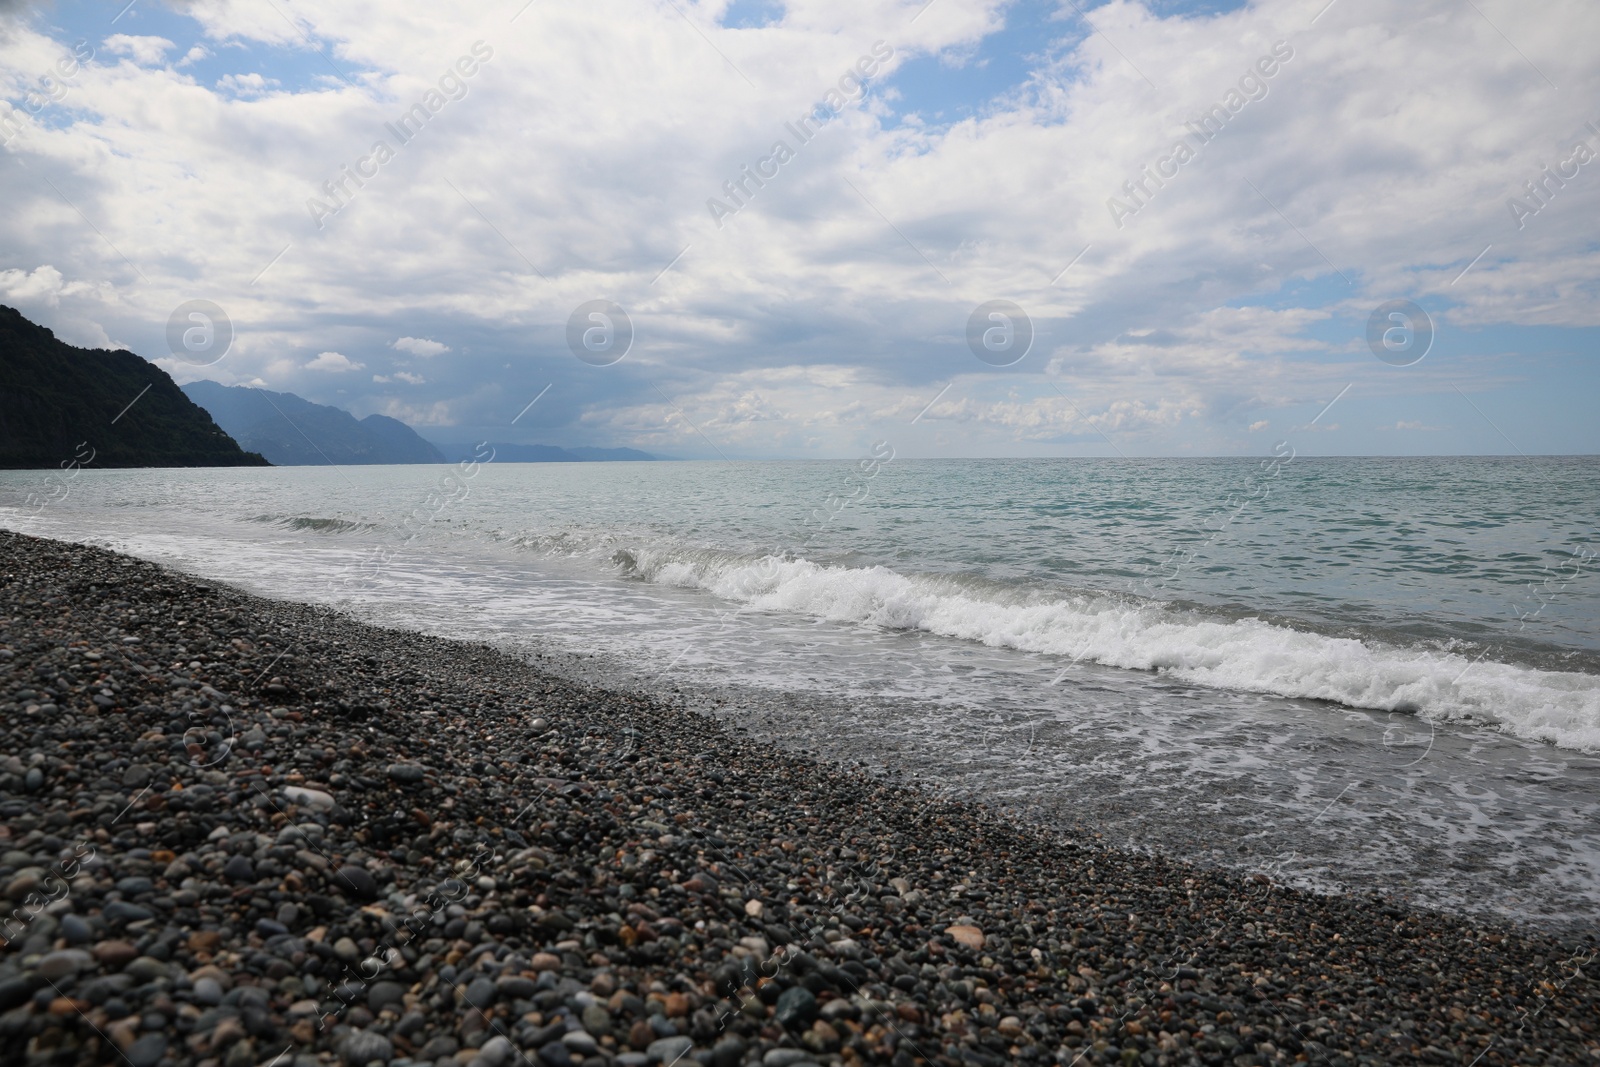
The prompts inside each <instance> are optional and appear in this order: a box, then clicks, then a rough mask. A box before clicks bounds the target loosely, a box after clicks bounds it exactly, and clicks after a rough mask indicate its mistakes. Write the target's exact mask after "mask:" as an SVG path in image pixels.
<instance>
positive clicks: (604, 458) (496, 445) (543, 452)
mask: <svg viewBox="0 0 1600 1067" xmlns="http://www.w3.org/2000/svg"><path fill="white" fill-rule="evenodd" d="M439 447H440V448H442V449H443V450H444V453H445V455H447V456H449V457H451V462H456V461H459V460H464V459H473V458H476V456H475V452H474V449H475V448H476V446H474V445H465V444H462V445H458V444H448V445H440V446H439ZM489 447H491V448H493V449H494V462H496V463H627V462H643V461H645V460H660V459H664V458H665V457H663V456H653V455H651V454H650V453H649V452H641V451H639V450H638V449H637V448H592V447H589V446H584V445H580V446H578V447H576V448H559V447H557V446H556V445H513V444H507V443H505V442H503V441H491V442H489Z"/></svg>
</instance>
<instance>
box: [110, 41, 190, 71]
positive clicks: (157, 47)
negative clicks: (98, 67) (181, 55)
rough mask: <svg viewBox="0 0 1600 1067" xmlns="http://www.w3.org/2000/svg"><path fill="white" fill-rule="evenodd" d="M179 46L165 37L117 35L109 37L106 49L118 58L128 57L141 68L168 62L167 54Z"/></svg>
mask: <svg viewBox="0 0 1600 1067" xmlns="http://www.w3.org/2000/svg"><path fill="white" fill-rule="evenodd" d="M176 47H177V46H176V45H174V44H173V43H172V42H171V41H169V40H167V39H166V38H165V37H134V36H131V35H129V34H126V33H116V34H112V35H111V36H110V37H107V38H106V40H105V49H106V51H107V52H110V53H112V54H113V55H118V56H127V57H128V58H129V59H131V60H133V61H134V62H135V63H137V64H139V65H140V66H141V67H153V66H157V65H158V64H160V63H163V62H165V61H166V58H167V53H168V52H170V51H171V50H172V49H173V48H176Z"/></svg>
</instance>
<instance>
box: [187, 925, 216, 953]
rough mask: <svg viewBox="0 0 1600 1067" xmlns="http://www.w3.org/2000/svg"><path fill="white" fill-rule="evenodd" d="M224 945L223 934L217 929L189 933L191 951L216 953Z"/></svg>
mask: <svg viewBox="0 0 1600 1067" xmlns="http://www.w3.org/2000/svg"><path fill="white" fill-rule="evenodd" d="M221 945H222V935H221V934H219V933H218V932H217V931H215V930H196V931H195V932H194V933H192V934H190V935H189V951H190V952H208V953H215V952H216V951H217V949H218V948H219V947H220V946H221Z"/></svg>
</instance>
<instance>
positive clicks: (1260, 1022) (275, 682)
mask: <svg viewBox="0 0 1600 1067" xmlns="http://www.w3.org/2000/svg"><path fill="white" fill-rule="evenodd" d="M0 584H3V585H4V587H5V589H4V597H3V601H0V602H3V603H4V604H5V605H6V607H5V608H4V609H0V610H3V611H4V612H6V615H5V617H3V618H0V721H3V723H4V726H5V730H6V735H7V736H6V739H5V745H4V748H3V752H0V757H3V758H0V825H3V826H4V828H5V832H4V835H3V836H0V853H3V855H0V885H3V888H4V891H5V894H6V896H7V897H9V898H10V900H9V904H8V905H7V907H8V911H7V913H6V914H7V916H9V918H0V927H3V928H0V937H4V938H5V939H6V941H7V943H6V945H5V949H4V952H3V954H0V1041H3V1045H0V1047H4V1048H5V1049H6V1050H7V1051H6V1053H5V1059H6V1061H7V1062H19V1063H21V1062H29V1063H35V1062H57V1061H58V1060H59V1061H60V1062H63V1063H88V1062H131V1063H134V1064H135V1067H155V1065H156V1064H158V1063H161V1062H164V1061H165V1062H173V1063H196V1064H199V1063H207V1062H209V1063H215V1064H217V1065H219V1067H250V1065H253V1064H258V1063H266V1062H274V1063H279V1064H284V1065H287V1064H289V1063H295V1064H296V1065H297V1067H301V1065H304V1067H309V1065H310V1064H312V1063H361V1064H365V1063H368V1062H371V1061H372V1060H374V1059H375V1060H378V1061H379V1062H391V1063H396V1064H399V1065H400V1067H404V1065H405V1064H406V1063H408V1062H409V1063H410V1064H420V1063H423V1062H427V1063H431V1064H436V1065H438V1067H443V1065H444V1064H447V1063H448V1064H450V1065H452V1067H454V1065H456V1064H460V1065H466V1064H469V1063H472V1064H478V1065H481V1067H502V1065H509V1064H513V1063H523V1062H527V1063H529V1064H538V1063H543V1064H549V1065H551V1067H565V1064H567V1063H573V1064H576V1063H588V1064H590V1065H591V1067H597V1065H601V1064H605V1065H609V1064H612V1063H622V1064H635V1063H644V1062H665V1063H670V1062H672V1061H673V1060H674V1059H675V1058H678V1057H685V1056H686V1057H692V1058H693V1059H696V1060H700V1061H702V1062H711V1063H716V1064H718V1065H723V1067H733V1065H736V1064H743V1063H755V1062H760V1063H765V1064H769V1065H772V1067H778V1065H779V1064H784V1063H794V1062H803V1061H805V1060H815V1061H818V1062H835V1063H843V1064H852V1063H892V1064H895V1065H896V1067H906V1065H907V1064H916V1063H919V1062H926V1063H938V1064H961V1063H972V1064H979V1065H983V1064H988V1063H1006V1062H1029V1063H1041V1064H1043V1063H1061V1064H1072V1063H1134V1062H1138V1063H1146V1062H1148V1063H1191V1062H1199V1063H1292V1062H1296V1061H1297V1060H1299V1061H1302V1062H1313V1063H1367V1062H1371V1063H1387V1062H1398V1061H1420V1062H1441V1063H1447V1062H1461V1063H1471V1062H1481V1063H1485V1064H1490V1063H1512V1062H1517V1063H1540V1062H1550V1063H1557V1062H1561V1063H1573V1062H1585V1061H1592V1060H1600V1030H1597V1029H1596V1020H1600V990H1597V988H1596V979H1600V961H1597V958H1596V955H1595V953H1596V951H1597V946H1596V944H1595V942H1594V941H1593V940H1592V939H1590V940H1588V941H1582V940H1577V941H1574V940H1565V941H1563V940H1559V939H1557V938H1555V937H1552V936H1549V935H1547V934H1543V933H1540V932H1537V931H1534V930H1531V929H1526V928H1523V927H1518V926H1508V925H1505V924H1489V923H1484V922H1482V921H1478V920H1473V919H1469V918H1463V917H1459V916H1452V915H1447V914H1443V913H1438V912H1428V911H1421V910H1416V909H1411V908H1407V907H1404V906H1397V905H1395V904H1393V903H1391V902H1388V901H1384V900H1381V899H1379V898H1375V897H1371V896H1324V895H1319V894H1313V893H1309V892H1305V891H1300V890H1295V889H1291V888H1286V887H1282V886H1277V885H1273V884H1271V883H1270V882H1258V881H1251V880H1248V879H1241V878H1240V877H1239V876H1238V875H1237V874H1233V873H1230V872H1226V871H1219V870H1212V869H1205V868H1200V867H1195V866H1191V865H1187V864H1184V863H1181V862H1178V861H1175V860H1168V859H1164V858H1161V857H1159V856H1155V857H1152V856H1143V855H1134V854H1128V853H1121V852H1118V851H1116V850H1115V849H1112V848H1107V847H1103V846H1102V845H1100V844H1098V843H1092V842H1088V841H1080V840H1074V839H1072V838H1071V837H1069V836H1068V835H1066V834H1064V833H1061V832H1058V831H1051V830H1047V829H1044V828H1041V827H1038V826H1034V825H1025V824H1021V823H1018V822H1014V821H1009V820H1006V819H1002V818H999V817H997V816H996V815H995V814H994V813H993V812H991V811H988V810H986V809H984V808H982V807H981V806H977V805H973V804H968V803H961V802H952V801H946V800H940V799H936V798H933V797H930V796H928V795H927V794H923V793H919V792H917V791H915V790H913V789H911V788H908V787H905V786H902V785H898V784H894V783H893V782H892V781H885V780H883V779H881V778H874V777H870V776H868V775H867V774H865V773H861V772H858V771H855V770H851V769H849V768H847V767H843V766H840V765H837V764H828V763H819V762H817V761H815V760H813V759H810V758H808V757H805V756H803V755H799V754H796V753H794V752H792V751H787V750H784V749H781V748H779V747H777V746H775V745H771V744H767V743H763V742H757V741H752V740H749V739H746V738H742V737H740V736H738V735H739V731H738V730H737V729H736V728H734V727H732V726H730V725H729V724H728V723H726V722H724V721H721V720H719V719H716V718H714V717H710V716H705V715H701V714H699V713H695V712H690V711H686V710H683V709H680V708H675V707H672V706H669V705H666V704H663V703H660V702H659V701H656V700H653V699H651V698H648V697H645V696H641V695H638V694H631V693H625V692H616V691H610V692H608V691H605V690H601V689H597V688H591V687H587V686H584V685H582V684H579V683H574V682H570V681H566V680H562V679H561V678H558V677H556V676H555V675H551V674H548V673H543V672H541V671H540V670H538V669H536V668H535V667H533V666H531V665H530V664H528V663H525V662H523V661H521V660H518V659H516V658H514V657H511V656H509V655H507V654H504V653H501V652H498V651H495V650H493V649H491V648H489V647H488V646H486V645H483V644H480V643H470V642H459V641H452V640H449V639H444V638H434V637H426V636H423V635H420V634H416V633H410V632H406V631H398V630H384V629H380V628H377V627H373V626H370V625H367V624H363V623H359V622H356V621H354V620H351V619H349V618H347V617H344V616H340V615H337V614H334V613H332V612H329V611H327V610H325V609H321V608H315V607H311V606H307V605H300V604H294V603H288V602H279V601H271V600H266V599H263V598H259V597H256V596H253V595H250V594H246V593H243V592H240V591H237V590H234V589H232V588H229V587H227V586H225V585H218V584H214V583H211V582H208V581H204V580H200V579H194V578H190V577H188V576H185V575H181V574H178V573H176V572H173V571H169V570H165V569H163V568H161V567H159V566H157V565H154V564H150V563H146V562H144V561H142V560H135V559H132V558H130V557H124V556H119V555H117V554H114V553H111V552H107V551H103V550H100V549H95V548H90V547H86V546H79V545H73V544H67V543H62V542H54V541H45V540H40V539H37V538H32V537H28V536H25V535H20V534H14V533H11V532H8V531H0ZM157 609H159V610H157ZM130 610H132V611H134V612H135V613H136V614H135V615H134V616H129V615H128V614H127V613H128V612H129V611H130ZM180 623H181V625H180ZM74 642H82V644H74ZM7 652H9V653H10V654H9V655H7V654H6V653H7ZM44 690H49V691H50V692H44ZM24 693H30V694H31V695H30V696H23V695H22V694H24ZM30 709H31V710H30ZM36 772H37V773H36ZM13 935H14V936H13ZM1584 1027H1588V1029H1587V1030H1585V1029H1584ZM1208 1028H1209V1029H1208ZM108 1041H109V1042H112V1043H114V1044H115V1045H116V1046H117V1048H116V1049H112V1048H108V1047H106V1046H107V1042H108ZM24 1047H26V1048H27V1049H29V1050H30V1051H29V1052H28V1053H27V1054H22V1052H21V1050H22V1049H23V1048H24ZM119 1051H120V1055H119ZM319 1057H320V1058H319ZM684 1062H688V1059H687V1058H685V1060H684Z"/></svg>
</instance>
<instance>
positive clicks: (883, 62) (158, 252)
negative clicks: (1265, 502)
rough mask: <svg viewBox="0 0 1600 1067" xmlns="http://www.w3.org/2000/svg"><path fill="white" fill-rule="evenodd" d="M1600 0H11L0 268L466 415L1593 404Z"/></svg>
mask: <svg viewBox="0 0 1600 1067" xmlns="http://www.w3.org/2000/svg"><path fill="white" fill-rule="evenodd" d="M1596 40H1600V5H1596V4H1594V3H1593V2H1592V0H1570V2H1561V0H1556V2H1552V3H1547V4H1543V5H1540V7H1539V9H1538V11H1537V13H1534V12H1533V10H1532V9H1530V8H1528V7H1527V6H1526V5H1525V4H1522V3H1520V2H1518V0H1333V2H1331V3H1329V2H1328V0H1263V2H1258V3H1232V2H1214V3H1212V2H1180V0H1150V2H1147V3H1144V4H1140V3H1129V2H1125V0H1111V2H1104V3H1095V2H1088V0H1066V2H1064V3H1061V4H1055V3H1048V2H1030V0H1017V2H1013V3H1004V2H995V0H931V2H924V0H848V2H846V0H794V2H784V0H733V2H731V3H729V2H718V0H704V2H701V3H694V2H691V0H631V2H628V3H620V2H614V0H585V2H584V3H581V4H579V3H573V2H571V0H531V2H529V0H507V2H504V3H501V2H493V3H482V4H473V5H442V4H418V3H410V2H396V0H385V2H384V3H383V4H381V5H379V4H376V3H370V2H368V0H341V2H339V3H318V2H308V0H295V2H288V0H192V2H180V0H168V2H166V3H163V2H160V0H133V2H132V3H128V2H127V0H118V2H114V3H107V2H93V3H89V2H61V3H54V4H51V3H18V2H15V0H10V2H7V0H0V97H3V99H4V100H5V101H6V104H5V105H3V106H0V139H3V140H4V144H5V150H4V151H3V152H0V190H3V193H4V199H5V203H6V210H5V212H4V213H3V215H0V303H5V304H9V305H11V306H14V307H17V308H18V309H19V310H21V311H22V312H23V313H24V314H25V315H27V316H28V317H29V318H31V319H33V320H34V321H37V322H40V323H43V324H44V325H46V326H49V327H50V328H51V329H53V330H55V331H56V333H57V334H58V336H60V337H61V338H62V339H64V340H66V341H68V342H70V343H73V344H77V345H82V346H87V347H123V348H128V349H130V350H132V351H134V352H137V353H139V354H140V355H142V356H144V357H146V358H148V359H151V360H153V361H154V362H155V363H157V364H158V365H159V366H161V367H163V368H164V369H166V370H167V371H168V372H169V373H171V374H172V375H173V376H174V378H176V379H177V380H178V381H179V382H180V383H183V382H188V381H193V380H197V379H203V378H208V379H211V380H215V381H221V382H223V383H225V384H251V385H256V386H261V387H264V388H270V389H275V390H282V391H289V392H294V393H298V394H300V395H302V396H304V397H306V398H308V399H311V400H314V401H318V402H321V403H330V404H336V405H338V406H341V407H345V408H347V409H349V410H350V411H352V412H354V413H355V414H356V415H358V416H365V415H368V414H371V413H374V412H378V413H382V414H386V415H391V416H394V417H396V418H400V419H403V420H405V421H407V422H409V423H410V424H412V425H413V426H414V427H415V428H416V429H417V430H418V431H419V432H421V433H422V434H424V435H425V436H427V437H429V438H431V439H433V440H435V441H437V442H449V443H454V442H462V441H470V440H479V439H485V438H487V439H491V440H495V441H515V442H523V443H548V444H558V445H565V446H573V445H599V446H629V447H635V448H640V449H645V450H647V451H651V452H655V453H658V454H664V455H672V456H679V457H683V458H702V459H716V458H730V459H763V458H836V457H844V458H849V457H855V456H860V455H866V454H869V453H870V450H871V449H872V448H873V444H874V442H877V441H887V442H890V443H891V444H892V445H893V447H894V448H895V450H896V454H897V455H899V456H903V457H908V458H910V457H953V456H1038V457H1048V456H1059V457H1078V456H1116V455H1124V456H1209V455H1260V456H1268V455H1274V454H1279V455H1281V454H1285V452H1286V450H1291V449H1292V450H1293V452H1294V453H1295V454H1302V455H1418V454H1512V455H1515V454H1519V453H1520V454H1527V455H1534V454H1540V453H1546V454H1548V453H1556V454H1573V453H1594V452H1596V451H1600V418H1596V417H1595V415H1594V410H1593V406H1594V401H1595V399H1596V397H1597V396H1600V360H1597V359H1596V355H1597V350H1600V269H1597V267H1600V223H1597V220H1600V53H1597V52H1596V50H1595V49H1594V48H1593V47H1589V46H1588V45H1589V44H1590V43H1592V42H1594V41H1596Z"/></svg>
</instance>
